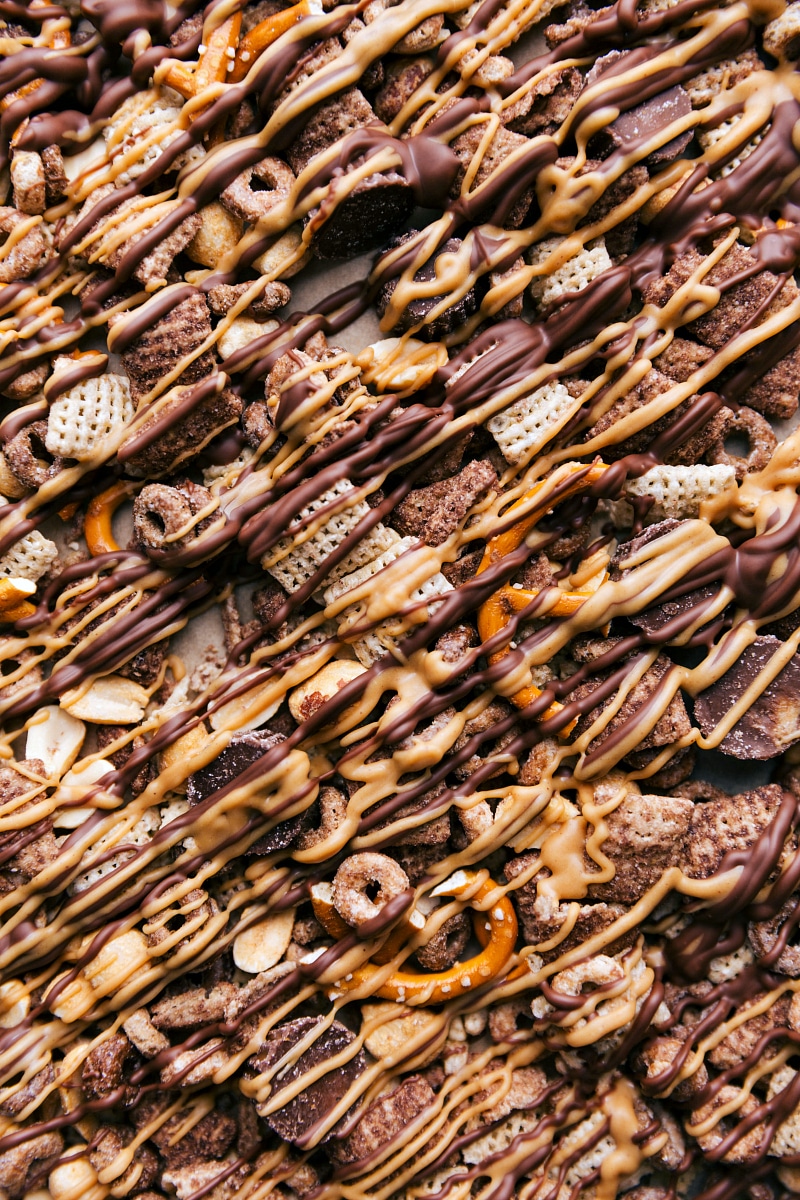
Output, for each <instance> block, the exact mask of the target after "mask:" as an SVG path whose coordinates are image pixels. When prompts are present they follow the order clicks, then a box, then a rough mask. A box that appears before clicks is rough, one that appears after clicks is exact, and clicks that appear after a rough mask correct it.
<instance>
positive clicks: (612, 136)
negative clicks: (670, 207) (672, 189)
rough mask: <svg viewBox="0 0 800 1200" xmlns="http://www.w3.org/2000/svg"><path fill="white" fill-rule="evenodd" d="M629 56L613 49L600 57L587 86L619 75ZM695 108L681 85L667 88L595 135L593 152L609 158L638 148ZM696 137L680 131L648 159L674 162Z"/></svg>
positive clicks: (656, 164)
mask: <svg viewBox="0 0 800 1200" xmlns="http://www.w3.org/2000/svg"><path fill="white" fill-rule="evenodd" d="M628 57H629V52H628V51H624V50H623V51H619V50H612V51H611V52H610V53H609V54H605V55H604V56H603V57H602V58H599V59H598V60H597V62H596V63H595V65H594V66H593V67H592V69H591V70H590V71H589V73H588V74H587V76H586V86H587V87H589V86H590V85H591V84H594V83H596V82H597V81H598V79H601V78H603V79H605V78H606V77H607V76H611V75H618V74H620V72H622V71H625V70H627V68H628V64H627V63H626V61H625V60H626V59H627V58H628ZM631 65H632V64H631ZM691 111H692V102H691V100H690V99H689V96H688V94H687V93H686V92H685V91H684V89H683V88H682V87H680V85H676V86H675V87H671V88H667V90H666V91H664V92H659V94H658V95H657V96H653V97H651V99H649V100H645V101H644V103H643V104H637V105H636V107H635V108H631V109H628V111H627V112H623V113H620V115H619V116H618V117H617V119H616V121H612V123H611V124H610V125H608V126H607V127H606V128H605V129H603V130H601V131H600V132H599V133H597V134H596V135H595V136H594V137H593V138H592V140H591V143H590V147H591V152H592V153H593V154H598V155H599V156H600V157H601V158H607V157H608V155H609V154H611V153H612V151H614V150H624V151H626V152H630V151H632V150H635V149H636V148H637V147H638V146H639V145H641V144H643V143H644V142H648V141H650V140H651V138H653V137H654V136H655V135H657V134H659V133H661V132H662V130H667V129H669V128H670V127H671V126H672V125H673V124H674V123H675V122H676V121H679V120H680V119H681V118H682V117H686V116H688V115H689V114H690V113H691ZM692 136H693V134H692V131H691V129H688V130H687V131H686V132H685V133H680V134H678V136H677V137H674V138H671V139H670V140H669V141H667V142H666V143H665V144H664V145H663V146H659V147H658V148H657V149H655V150H653V151H652V152H651V153H650V154H649V155H648V156H647V158H646V160H645V161H646V162H647V163H648V164H649V165H650V166H659V165H661V164H662V163H666V162H672V160H673V158H677V157H678V155H679V154H682V153H683V151H684V150H685V149H686V147H687V146H688V145H689V142H690V141H691V140H692Z"/></svg>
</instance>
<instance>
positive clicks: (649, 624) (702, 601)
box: [628, 583, 719, 637]
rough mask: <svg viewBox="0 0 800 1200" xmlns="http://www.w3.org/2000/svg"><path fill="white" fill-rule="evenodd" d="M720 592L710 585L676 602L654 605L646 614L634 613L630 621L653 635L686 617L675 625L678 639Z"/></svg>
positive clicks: (669, 601) (679, 598)
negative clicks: (672, 622) (671, 622)
mask: <svg viewBox="0 0 800 1200" xmlns="http://www.w3.org/2000/svg"><path fill="white" fill-rule="evenodd" d="M718 591H719V588H718V587H717V586H716V585H715V584H713V583H709V584H707V585H706V586H705V587H701V588H696V589H695V590H694V591H692V592H687V593H686V595H685V596H679V597H678V598H677V599H676V600H667V601H665V603H664V604H654V605H653V607H652V608H647V609H645V611H644V612H640V613H632V614H631V616H630V617H629V618H628V619H629V620H630V622H631V624H632V625H636V626H637V628H638V629H641V630H642V632H643V633H646V634H649V635H653V634H656V633H659V632H660V631H661V630H662V629H663V628H664V627H665V626H666V625H669V623H670V621H676V622H677V620H678V618H679V617H684V618H685V619H684V620H683V621H680V622H679V623H678V624H676V625H675V636H676V637H677V635H678V634H679V633H681V632H682V631H683V630H684V629H685V628H686V626H687V625H689V624H692V623H693V622H694V621H697V620H698V619H699V617H700V615H701V612H702V609H703V608H704V606H705V605H706V604H707V603H708V602H709V601H710V600H711V599H712V598H713V597H714V596H716V594H717V592H718ZM690 614H691V615H690Z"/></svg>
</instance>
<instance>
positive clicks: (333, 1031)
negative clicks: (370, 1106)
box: [247, 1017, 367, 1142]
mask: <svg viewBox="0 0 800 1200" xmlns="http://www.w3.org/2000/svg"><path fill="white" fill-rule="evenodd" d="M315 1026H316V1027H318V1028H319V1030H320V1032H319V1036H318V1037H317V1038H316V1039H315V1040H314V1042H313V1043H312V1044H311V1046H309V1048H308V1050H306V1051H305V1053H303V1054H301V1055H300V1057H299V1058H298V1059H297V1061H296V1062H293V1063H291V1064H290V1065H288V1066H287V1067H284V1068H283V1069H282V1070H281V1071H280V1072H279V1074H278V1076H277V1077H274V1078H273V1080H272V1093H271V1097H270V1098H271V1099H274V1097H275V1096H276V1095H279V1094H280V1093H281V1092H282V1091H284V1090H285V1089H286V1088H287V1087H289V1085H290V1084H293V1083H294V1082H295V1080H297V1079H301V1078H302V1077H303V1076H304V1075H308V1076H309V1082H308V1086H307V1087H304V1088H303V1090H302V1092H300V1094H299V1095H298V1096H295V1097H294V1099H293V1100H288V1101H287V1102H286V1104H284V1105H283V1107H282V1108H279V1109H277V1110H276V1111H275V1112H271V1113H268V1112H266V1111H264V1112H262V1111H261V1110H262V1108H264V1109H265V1108H266V1105H256V1109H257V1111H258V1112H259V1114H260V1115H261V1116H263V1117H264V1119H265V1121H266V1122H267V1124H268V1125H269V1127H270V1129H272V1130H274V1131H275V1133H277V1134H278V1135H279V1136H280V1137H282V1138H284V1139H285V1140H286V1141H287V1142H300V1141H301V1140H302V1138H303V1137H304V1135H305V1134H307V1133H308V1132H309V1131H310V1130H311V1129H313V1127H314V1126H315V1125H317V1124H318V1123H319V1122H320V1121H324V1119H325V1117H326V1116H327V1115H328V1113H329V1112H330V1111H331V1110H332V1109H333V1108H335V1107H336V1105H337V1104H338V1103H339V1101H340V1100H341V1099H342V1097H343V1096H345V1095H346V1094H347V1091H348V1090H349V1088H350V1087H351V1086H352V1085H353V1084H354V1083H355V1081H356V1080H357V1079H358V1077H359V1075H361V1074H362V1073H363V1072H364V1071H365V1070H366V1068H367V1060H366V1058H365V1057H364V1052H363V1050H359V1051H358V1052H357V1053H356V1054H354V1055H353V1056H352V1057H351V1058H350V1059H349V1060H348V1061H347V1062H345V1063H341V1064H340V1065H339V1066H337V1067H334V1068H329V1069H328V1070H325V1063H326V1061H327V1060H328V1059H331V1058H334V1057H336V1056H337V1055H340V1054H341V1053H342V1051H343V1050H346V1048H347V1047H348V1046H349V1045H351V1044H352V1043H353V1042H354V1041H355V1040H356V1038H355V1034H354V1033H351V1032H350V1030H349V1029H346V1028H345V1026H344V1025H341V1024H340V1023H339V1022H338V1021H334V1022H333V1024H332V1025H331V1027H330V1028H329V1029H323V1021H322V1019H321V1018H315V1017H298V1019H297V1020H295V1021H287V1022H286V1024H285V1025H279V1026H278V1027H277V1029H273V1030H271V1031H270V1032H269V1033H268V1034H267V1039H266V1041H265V1043H264V1048H263V1050H262V1051H261V1052H260V1053H259V1054H255V1055H253V1057H252V1058H249V1059H248V1060H247V1061H248V1064H249V1066H250V1067H251V1068H252V1071H253V1073H255V1074H261V1073H262V1072H264V1071H268V1070H269V1069H270V1068H271V1067H272V1066H273V1065H274V1064H275V1063H276V1062H277V1061H278V1060H279V1059H281V1058H283V1057H284V1056H285V1055H286V1054H288V1053H289V1051H290V1050H291V1049H292V1047H293V1046H296V1045H297V1043H298V1042H299V1041H300V1039H301V1038H304V1037H306V1036H307V1035H308V1034H309V1033H310V1032H311V1030H313V1029H314V1028H315Z"/></svg>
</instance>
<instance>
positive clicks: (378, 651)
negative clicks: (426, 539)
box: [323, 537, 452, 667]
mask: <svg viewBox="0 0 800 1200" xmlns="http://www.w3.org/2000/svg"><path fill="white" fill-rule="evenodd" d="M422 544H423V543H421V542H420V541H419V540H418V539H417V538H410V537H406V538H399V539H398V540H397V541H396V542H395V543H394V544H393V545H392V546H390V547H389V549H388V550H385V551H384V552H383V554H381V555H379V556H378V558H376V559H373V561H372V562H370V563H367V564H366V565H365V566H363V567H360V568H359V569H358V570H357V571H353V572H352V573H351V574H350V575H345V576H344V577H343V578H341V579H337V580H336V581H335V582H333V583H331V584H330V585H329V586H328V587H327V588H326V589H325V591H324V593H323V597H324V600H325V603H326V604H332V603H333V602H334V601H335V600H338V599H339V597H340V596H344V595H346V594H347V592H352V591H353V590H354V589H355V588H357V587H360V586H361V584H362V583H366V581H367V580H368V579H372V578H373V577H374V576H376V575H377V574H378V573H379V572H380V571H382V570H383V568H384V567H388V565H389V564H390V563H392V562H394V560H395V559H396V558H399V557H400V555H401V554H405V552H406V551H407V550H413V549H414V548H415V547H416V546H420V545H422ZM451 590H452V585H451V584H450V583H449V582H448V581H447V579H445V577H444V575H443V574H442V573H441V571H437V572H436V573H435V574H434V575H432V576H431V577H430V579H426V580H425V582H424V583H423V584H421V585H420V586H419V587H418V588H415V589H414V591H413V592H412V593H411V601H412V603H414V602H415V601H417V600H426V599H429V598H431V599H432V598H433V597H435V596H441V595H443V593H444V592H449V591H451ZM352 612H353V608H352V607H351V608H347V609H345V610H344V613H342V614H341V617H345V618H346V617H348V616H349V615H350V614H351V613H352ZM393 624H394V623H393V622H388V621H387V622H385V623H384V624H382V625H378V626H377V628H376V629H373V630H371V632H370V633H367V634H365V635H364V636H363V637H360V638H358V640H357V641H355V642H353V650H354V651H355V655H356V658H357V659H358V661H359V662H360V663H361V664H362V666H365V667H369V666H371V665H372V664H373V663H374V662H376V661H377V659H379V658H383V656H384V654H386V653H387V651H388V650H389V649H390V648H391V647H392V646H393V645H396V644H397V642H398V640H399V639H398V638H397V637H396V636H395V635H394V634H392V633H390V632H389V629H390V627H391V626H392V625H393Z"/></svg>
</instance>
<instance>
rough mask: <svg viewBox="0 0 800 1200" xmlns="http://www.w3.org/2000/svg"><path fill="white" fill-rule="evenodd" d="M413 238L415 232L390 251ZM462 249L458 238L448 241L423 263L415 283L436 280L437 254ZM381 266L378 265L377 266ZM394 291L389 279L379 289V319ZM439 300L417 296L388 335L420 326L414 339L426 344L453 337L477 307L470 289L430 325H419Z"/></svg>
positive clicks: (476, 301) (476, 299)
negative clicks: (449, 335)
mask: <svg viewBox="0 0 800 1200" xmlns="http://www.w3.org/2000/svg"><path fill="white" fill-rule="evenodd" d="M414 236H415V234H414V232H413V231H412V232H411V233H407V234H404V235H403V236H402V237H400V238H395V240H394V241H393V242H391V243H390V246H389V249H395V248H396V247H397V246H402V245H404V244H405V243H406V242H408V241H410V240H411V238H413V237H414ZM460 247H461V239H460V238H448V239H447V241H446V242H445V243H444V245H443V246H441V247H440V248H439V250H438V251H437V252H436V254H434V255H433V256H432V257H431V258H429V259H428V261H427V262H425V263H423V265H422V266H421V267H420V269H419V270H418V271H417V273H416V274H415V276H414V280H415V281H416V282H419V283H428V282H429V281H430V280H431V279H435V277H436V260H437V258H438V257H439V255H440V254H455V253H456V252H457V251H458V250H459V249H460ZM379 265H380V264H379ZM396 287H397V280H396V279H389V280H388V281H387V282H386V283H385V284H384V285H383V287H382V288H381V290H380V293H379V295H378V300H377V304H376V307H377V310H378V316H379V317H382V316H383V314H384V313H385V312H386V309H387V308H388V307H389V301H390V300H391V298H392V296H393V294H394V290H395V288H396ZM442 299H443V297H442V296H417V297H416V298H414V299H412V300H411V301H409V303H408V304H407V305H406V307H405V308H404V309H403V311H402V312H401V314H400V316H399V319H398V320H397V322H396V323H395V325H393V326H392V329H391V330H390V332H391V333H405V332H406V330H408V329H413V328H414V326H415V325H420V326H421V328H420V329H418V330H417V331H416V334H415V336H416V337H418V338H423V339H424V340H425V341H427V342H433V341H437V340H438V339H439V338H443V337H446V336H447V334H448V333H452V332H453V330H454V329H457V328H458V327H459V325H463V323H464V322H465V321H466V320H467V318H468V317H470V316H472V314H473V313H474V312H475V310H476V308H477V307H478V298H477V296H476V294H475V289H474V288H470V290H469V291H468V292H467V294H466V295H465V296H462V297H461V298H460V299H459V300H456V301H455V302H454V303H453V304H451V305H450V307H449V308H447V309H445V311H444V312H441V313H439V315H438V316H437V317H435V318H434V319H433V320H432V321H429V322H428V323H427V324H421V323H422V322H423V321H425V318H426V317H427V316H428V313H430V312H431V311H432V310H433V309H434V308H436V307H437V306H438V305H439V304H441V302H442Z"/></svg>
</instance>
